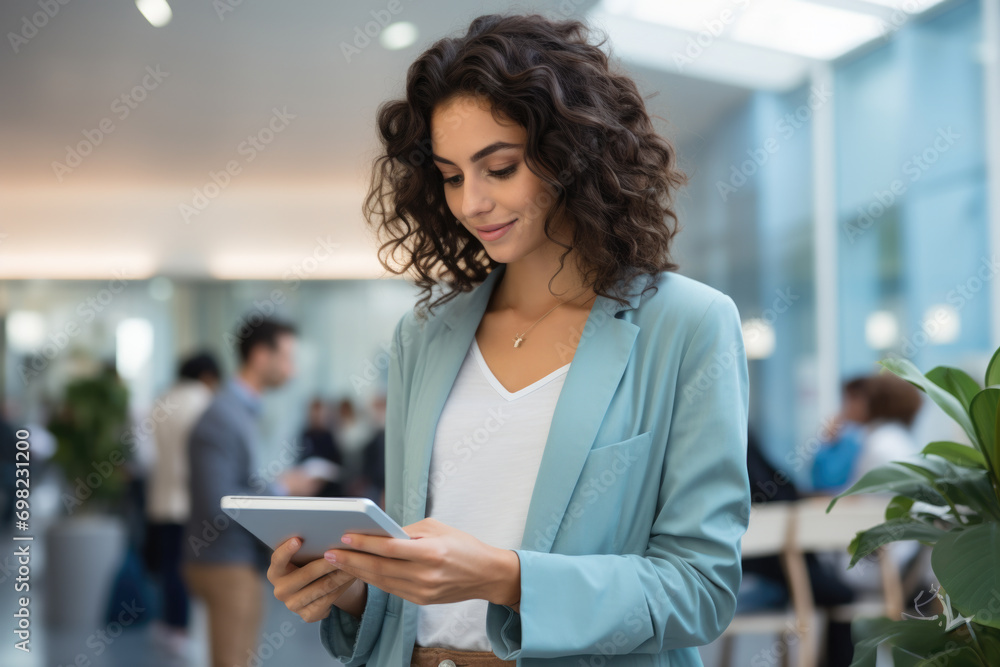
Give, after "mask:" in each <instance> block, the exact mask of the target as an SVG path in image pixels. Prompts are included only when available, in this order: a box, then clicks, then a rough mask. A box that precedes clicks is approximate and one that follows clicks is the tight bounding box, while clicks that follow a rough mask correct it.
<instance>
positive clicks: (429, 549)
mask: <svg viewBox="0 0 1000 667" xmlns="http://www.w3.org/2000/svg"><path fill="white" fill-rule="evenodd" d="M403 530H405V531H406V533H407V535H409V536H410V538H411V539H409V540H403V539H399V538H393V537H382V536H379V535H359V534H358V533H347V534H345V536H344V537H345V538H347V539H349V540H350V545H351V547H352V549H356V550H357V551H353V550H352V549H331V550H329V551H327V552H326V558H327V560H330V561H331V562H334V563H336V565H337V567H339V568H341V569H343V570H344V571H345V572H347V573H348V574H351V575H353V576H355V577H357V578H358V579H361V580H362V581H365V582H367V583H369V584H372V585H373V586H375V587H377V588H380V589H382V590H383V591H385V592H387V593H390V594H392V595H395V596H397V597H401V598H403V599H405V600H409V601H411V602H414V603H416V604H420V605H425V604H441V603H445V602H459V601H461V600H473V599H483V600H489V601H490V602H493V603H495V604H504V605H510V606H512V607H514V608H515V609H517V606H516V605H517V603H518V601H519V600H520V595H521V566H520V560H519V559H518V557H517V553H515V552H514V551H513V550H511V549H500V548H498V547H494V546H490V545H488V544H485V543H484V542H481V541H480V540H478V539H476V538H475V537H473V536H472V535H469V534H468V533H465V532H463V531H461V530H458V529H457V528H452V527H451V526H449V525H446V524H444V523H441V522H440V521H438V520H437V519H431V518H427V519H423V520H421V521H418V522H416V523H413V524H410V525H409V526H404V527H403ZM345 543H346V540H345ZM331 556H332V557H333V559H331Z"/></svg>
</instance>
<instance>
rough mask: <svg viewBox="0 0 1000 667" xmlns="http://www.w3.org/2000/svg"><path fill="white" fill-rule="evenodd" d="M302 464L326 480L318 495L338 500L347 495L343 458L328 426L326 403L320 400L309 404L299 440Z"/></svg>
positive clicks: (316, 399) (314, 400)
mask: <svg viewBox="0 0 1000 667" xmlns="http://www.w3.org/2000/svg"><path fill="white" fill-rule="evenodd" d="M300 445H301V447H302V451H301V453H300V454H299V463H300V465H302V466H303V467H304V468H305V469H306V470H309V471H310V472H315V474H316V476H317V477H322V478H323V480H324V483H323V486H322V487H320V489H319V490H318V491H317V492H316V495H317V496H323V497H325V498H336V497H340V496H343V495H344V487H343V473H344V456H343V454H342V453H341V451H340V445H339V444H338V443H337V440H336V439H335V438H334V437H333V432H332V431H331V430H330V426H329V424H328V423H327V412H326V404H325V403H323V400H322V399H321V398H319V397H317V398H314V399H313V400H312V402H311V403H310V404H309V421H308V423H307V424H306V429H305V430H304V431H303V432H302V437H301V438H300Z"/></svg>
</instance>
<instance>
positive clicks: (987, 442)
mask: <svg viewBox="0 0 1000 667" xmlns="http://www.w3.org/2000/svg"><path fill="white" fill-rule="evenodd" d="M998 406H1000V388H997V387H988V388H986V389H983V390H982V391H981V392H979V393H978V394H976V396H975V397H974V398H973V399H972V405H971V407H970V408H969V414H970V415H971V416H972V423H973V427H974V428H975V430H976V436H977V438H978V439H979V443H980V448H979V450H980V451H981V452H982V453H983V457H984V458H985V459H986V462H987V464H988V465H989V466H990V469H991V470H992V471H993V474H994V475H996V477H997V478H998V479H1000V440H998V436H1000V431H998V430H997V418H998V417H1000V410H998V409H997V407H998Z"/></svg>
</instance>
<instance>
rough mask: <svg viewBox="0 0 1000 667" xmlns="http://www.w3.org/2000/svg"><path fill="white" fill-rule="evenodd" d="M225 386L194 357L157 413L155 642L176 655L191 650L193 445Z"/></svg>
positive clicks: (151, 512) (151, 548)
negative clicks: (187, 569) (158, 606)
mask: <svg viewBox="0 0 1000 667" xmlns="http://www.w3.org/2000/svg"><path fill="white" fill-rule="evenodd" d="M220 381H221V371H220V370H219V365H218V363H217V362H216V360H215V357H214V356H213V355H212V354H211V353H209V352H200V353H198V354H195V355H193V356H191V357H188V358H187V359H185V360H184V361H183V362H182V363H181V364H180V370H179V372H178V380H177V383H176V384H175V385H174V386H172V387H171V388H170V389H168V390H167V391H166V392H165V393H164V394H163V395H161V396H160V398H159V400H157V401H156V407H155V408H154V411H153V416H154V419H155V422H156V427H155V431H154V432H153V440H154V443H155V449H154V461H153V465H152V467H151V469H150V473H149V480H148V483H147V498H146V518H147V522H148V523H147V527H146V548H145V559H146V566H147V568H148V569H149V572H150V573H151V574H153V575H154V576H155V577H156V578H157V580H158V583H159V589H160V595H161V600H162V609H163V618H162V621H157V622H155V623H154V625H153V634H154V638H155V639H156V640H157V641H158V642H159V643H160V644H161V645H163V646H164V647H165V648H166V649H167V651H168V652H169V653H171V654H175V655H180V654H183V653H184V652H185V651H186V648H187V640H188V610H189V604H188V595H187V589H186V588H185V586H184V580H183V577H182V576H181V549H182V537H183V532H184V524H185V523H186V522H187V520H188V516H189V515H190V491H189V489H188V455H187V443H188V438H189V437H190V435H191V430H192V429H193V428H194V425H195V423H196V422H197V421H198V419H199V418H200V417H201V416H202V414H204V412H205V410H206V409H208V405H209V403H211V401H212V395H213V394H214V393H215V391H217V390H218V387H219V383H220ZM157 412H161V413H162V414H161V415H157Z"/></svg>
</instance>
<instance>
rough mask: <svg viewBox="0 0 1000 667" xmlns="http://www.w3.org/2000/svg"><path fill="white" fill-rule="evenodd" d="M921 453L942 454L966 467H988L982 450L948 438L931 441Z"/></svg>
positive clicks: (956, 463)
mask: <svg viewBox="0 0 1000 667" xmlns="http://www.w3.org/2000/svg"><path fill="white" fill-rule="evenodd" d="M921 453H922V454H924V455H925V456H926V455H927V454H933V455H934V456H940V457H941V458H943V459H946V460H948V461H951V462H952V463H954V464H955V465H958V466H964V467H966V468H983V469H984V470H985V469H986V459H984V458H983V454H982V452H980V451H979V450H978V449H976V448H975V447H970V446H969V445H963V444H962V443H960V442H948V441H947V440H939V441H936V442H931V443H929V444H928V445H927V446H926V447H924V451H923V452H921Z"/></svg>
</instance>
